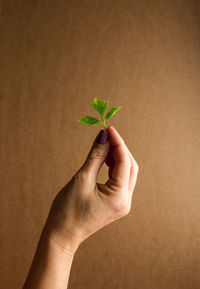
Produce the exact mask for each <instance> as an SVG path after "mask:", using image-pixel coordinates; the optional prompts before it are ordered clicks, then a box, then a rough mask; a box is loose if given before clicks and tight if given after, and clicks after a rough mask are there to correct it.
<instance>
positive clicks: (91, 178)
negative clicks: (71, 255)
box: [45, 126, 138, 251]
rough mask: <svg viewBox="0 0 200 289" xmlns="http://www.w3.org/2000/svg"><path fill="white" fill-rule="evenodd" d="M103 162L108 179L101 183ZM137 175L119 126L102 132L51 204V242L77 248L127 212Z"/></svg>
mask: <svg viewBox="0 0 200 289" xmlns="http://www.w3.org/2000/svg"><path fill="white" fill-rule="evenodd" d="M107 139H108V140H107ZM106 140H107V141H106ZM104 162H106V164H107V166H108V167H109V171H108V176H109V179H108V180H107V181H106V183H105V184H101V183H97V181H96V180H97V176H98V173H99V170H100V168H101V166H102V165H103V163H104ZM137 174H138V165H137V163H136V161H135V160H134V158H133V156H132V154H131V153H130V152H129V150H128V148H127V146H126V144H125V143H124V141H123V139H122V138H121V136H120V135H119V134H118V132H117V131H116V129H115V128H114V127H112V126H109V127H108V128H107V130H104V131H101V132H100V135H99V136H98V137H97V138H96V140H95V141H94V143H93V145H92V148H91V150H90V152H89V154H88V156H87V158H86V160H85V162H84V164H83V165H82V167H81V168H80V169H79V170H78V171H77V172H76V173H75V175H74V176H73V177H72V179H71V180H70V181H69V182H68V183H67V184H66V185H65V186H64V187H63V189H62V190H61V191H60V192H59V193H58V194H57V196H56V198H55V199H54V201H53V203H52V206H51V210H50V213H49V216H48V219H47V222H46V224H45V230H46V231H47V232H48V233H47V234H48V236H49V238H50V239H51V240H52V242H54V244H55V245H56V246H57V247H59V248H60V249H61V250H64V251H67V250H72V251H76V249H77V248H78V246H79V244H80V243H81V242H82V241H83V240H85V239H86V238H87V237H89V236H90V235H92V234H93V233H94V232H96V231H97V230H99V229H100V228H102V227H104V226H106V225H107V224H109V223H111V222H113V221H115V220H117V219H119V218H121V217H123V216H125V215H127V214H128V213H129V212H130V208H131V200H132V194H133V190H134V187H135V184H136V179H137Z"/></svg>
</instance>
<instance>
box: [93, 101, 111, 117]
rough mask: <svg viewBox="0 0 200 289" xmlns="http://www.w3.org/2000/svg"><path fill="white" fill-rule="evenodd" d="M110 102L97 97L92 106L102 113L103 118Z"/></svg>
mask: <svg viewBox="0 0 200 289" xmlns="http://www.w3.org/2000/svg"><path fill="white" fill-rule="evenodd" d="M108 104H109V102H108V101H104V100H102V99H99V98H97V97H95V98H94V100H93V102H92V103H91V106H92V107H93V108H94V109H96V110H97V111H98V112H99V113H100V115H101V117H102V119H103V118H104V113H105V111H106V108H107V106H108Z"/></svg>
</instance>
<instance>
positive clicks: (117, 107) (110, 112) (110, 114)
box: [105, 106, 121, 119]
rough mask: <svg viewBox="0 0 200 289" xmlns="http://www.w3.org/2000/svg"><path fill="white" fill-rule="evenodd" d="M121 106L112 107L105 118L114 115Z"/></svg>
mask: <svg viewBox="0 0 200 289" xmlns="http://www.w3.org/2000/svg"><path fill="white" fill-rule="evenodd" d="M120 108H121V106H115V107H112V108H111V110H110V111H109V112H108V114H107V115H106V117H105V119H109V118H111V116H113V115H114V114H115V113H116V112H117V111H118V110H120Z"/></svg>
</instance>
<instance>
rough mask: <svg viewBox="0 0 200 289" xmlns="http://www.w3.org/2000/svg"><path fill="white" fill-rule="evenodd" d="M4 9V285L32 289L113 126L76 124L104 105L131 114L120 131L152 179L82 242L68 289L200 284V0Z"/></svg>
mask: <svg viewBox="0 0 200 289" xmlns="http://www.w3.org/2000/svg"><path fill="white" fill-rule="evenodd" d="M0 3H1V4H0V43H1V44H0V87H1V89H0V164H1V166H0V174H1V182H0V192H1V194H0V251H1V252H0V254H1V256H0V260H1V264H0V279H1V284H2V285H1V286H3V287H2V288H6V289H11V288H12V289H14V288H21V287H22V284H23V282H24V280H25V278H26V275H27V273H28V270H29V267H30V264H31V261H32V258H33V254H34V252H35V249H36V245H37V242H38V238H39V235H40V232H41V230H42V227H43V224H44V222H45V219H46V217H47V214H48V211H49V208H50V205H51V201H52V200H53V198H54V196H55V195H56V193H57V192H58V191H59V190H60V189H61V188H62V187H63V185H64V184H65V183H66V182H67V181H68V180H69V178H70V177H71V176H72V175H73V173H74V172H75V171H76V170H77V169H78V168H79V167H80V166H81V164H82V162H83V160H84V159H85V157H86V155H87V153H88V150H89V149H90V146H91V144H92V142H93V139H94V138H95V136H96V134H97V133H98V130H99V129H100V126H93V127H87V126H84V125H82V124H80V123H78V122H77V119H79V118H80V117H82V116H85V115H86V114H88V113H90V114H91V113H92V112H91V109H90V106H89V103H90V102H91V101H92V99H93V97H95V96H97V97H102V98H103V99H105V100H109V101H110V103H111V105H122V109H121V111H120V112H119V113H118V114H117V115H116V116H115V117H113V119H112V124H113V125H114V126H115V127H116V128H117V129H118V131H119V133H120V134H121V135H122V137H123V138H124V139H125V141H126V143H127V145H128V147H129V149H130V150H131V152H132V154H133V155H134V157H135V159H136V160H137V162H138V164H139V167H140V171H139V175H138V181H137V185H136V188H135V192H134V197H133V209H132V211H131V213H130V214H129V215H128V216H127V217H125V218H123V219H121V220H120V221H117V222H115V223H113V224H111V225H109V226H107V227H105V228H103V229H102V230H101V231H99V232H98V233H96V234H95V235H93V236H92V237H90V238H89V239H87V241H85V242H84V243H83V244H82V245H81V246H80V248H79V250H78V251H77V254H76V256H75V260H74V262H73V266H72V271H71V276H70V282H69V288H70V289H75V288H76V289H82V288H88V289H92V288H95V289H101V288H104V289H107V288H108V289H122V288H124V289H125V288H126V289H131V288H134V289H149V288H152V289H169V288H173V289H180V288H181V289H184V288H185V289H195V288H199V287H200V285H199V284H200V273H199V272H200V225H199V224H200V177H199V176H200V154H199V148H200V81H199V80H200V6H199V4H200V2H199V1H194V0H191V1H186V0H184V1H181V0H178V1H174V0H173V1H155V0H154V1H153V0H150V1H143V0H140V1H133V0H116V1H114V0H112V1H105V0H102V1H81V0H73V1H64V0H59V1H54V0H48V1H43V0H37V1H36V0H29V1H27V0H12V1H9V0H4V1H1V2H0ZM93 115H94V116H95V112H93ZM106 177H107V169H106V167H104V168H103V170H102V172H101V175H100V179H102V180H105V179H106Z"/></svg>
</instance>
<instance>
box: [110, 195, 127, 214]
mask: <svg viewBox="0 0 200 289" xmlns="http://www.w3.org/2000/svg"><path fill="white" fill-rule="evenodd" d="M114 211H115V213H116V214H117V215H118V216H125V215H127V214H128V213H129V212H130V204H129V200H128V198H127V197H126V198H123V199H122V198H119V199H117V200H115V203H114Z"/></svg>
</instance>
